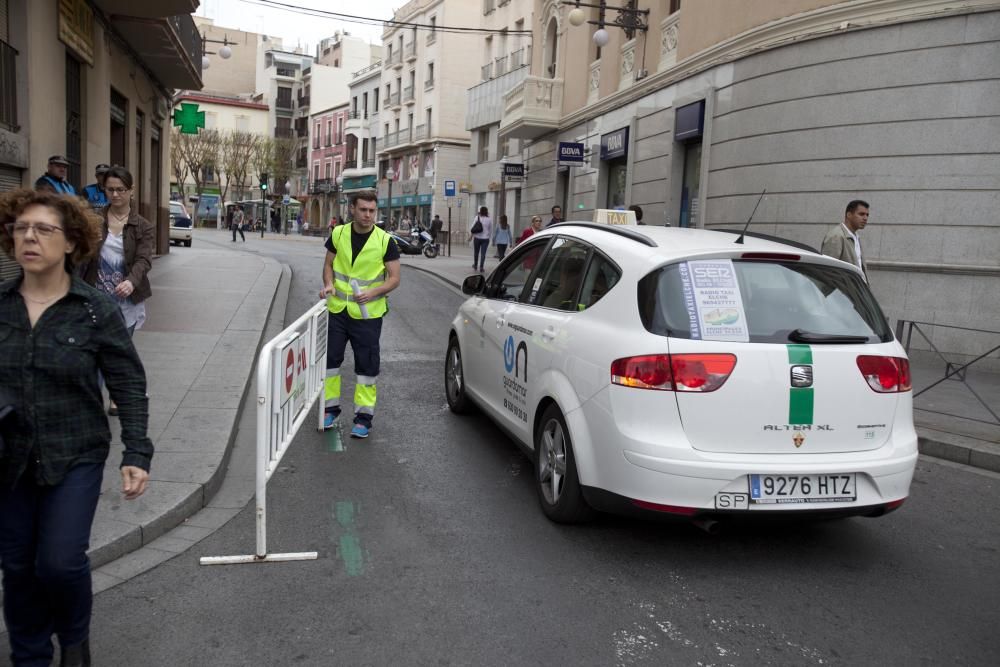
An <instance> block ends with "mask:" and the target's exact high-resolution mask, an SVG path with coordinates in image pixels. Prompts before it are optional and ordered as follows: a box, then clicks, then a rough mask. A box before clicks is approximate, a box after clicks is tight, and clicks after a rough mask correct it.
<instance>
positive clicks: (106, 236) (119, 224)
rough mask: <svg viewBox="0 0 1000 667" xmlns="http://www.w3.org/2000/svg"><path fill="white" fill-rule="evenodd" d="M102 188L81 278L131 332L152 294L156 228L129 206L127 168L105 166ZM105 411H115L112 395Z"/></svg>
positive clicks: (138, 324)
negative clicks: (95, 238)
mask: <svg viewBox="0 0 1000 667" xmlns="http://www.w3.org/2000/svg"><path fill="white" fill-rule="evenodd" d="M104 190H105V192H107V193H108V199H109V200H110V203H109V204H108V207H107V208H105V209H104V211H103V212H102V216H103V217H102V218H101V220H102V222H103V225H102V227H101V237H102V238H101V239H100V243H99V244H98V246H97V252H96V253H95V256H94V257H93V258H92V259H91V260H90V261H89V262H88V263H87V264H86V266H85V267H84V269H83V278H84V280H86V281H87V283H89V284H90V285H93V286H94V287H96V288H97V289H98V290H100V291H102V292H104V293H105V294H107V295H108V296H110V297H111V298H112V299H113V300H114V301H115V302H116V303H117V304H118V307H119V309H120V310H121V313H122V316H123V317H124V318H125V326H126V329H127V332H128V335H129V336H131V335H132V334H133V333H135V331H137V330H138V329H141V328H142V324H143V322H145V321H146V304H145V300H146V299H148V298H149V297H150V296H152V295H153V289H152V288H151V287H150V285H149V276H148V274H149V270H150V269H151V268H152V266H153V248H154V247H155V245H156V228H155V227H154V226H153V223H151V222H150V221H148V220H146V219H145V218H144V217H142V216H141V215H139V214H138V213H137V212H136V211H135V210H134V208H133V207H132V174H131V173H129V172H128V170H127V169H125V168H124V167H112V168H111V169H110V170H108V173H107V176H106V177H105V179H104ZM108 414H109V415H117V414H118V406H117V405H116V402H115V398H114V395H112V396H111V404H110V407H109V408H108Z"/></svg>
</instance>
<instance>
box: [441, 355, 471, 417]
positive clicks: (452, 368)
mask: <svg viewBox="0 0 1000 667" xmlns="http://www.w3.org/2000/svg"><path fill="white" fill-rule="evenodd" d="M444 390H445V396H446V397H447V399H448V407H449V408H451V411H452V412H454V413H455V414H465V413H467V412H468V411H469V409H470V408H471V405H470V404H469V398H468V396H466V394H465V374H464V373H463V372H462V348H461V347H459V344H458V338H456V337H455V336H452V337H451V340H450V341H448V352H447V355H446V357H445V363H444Z"/></svg>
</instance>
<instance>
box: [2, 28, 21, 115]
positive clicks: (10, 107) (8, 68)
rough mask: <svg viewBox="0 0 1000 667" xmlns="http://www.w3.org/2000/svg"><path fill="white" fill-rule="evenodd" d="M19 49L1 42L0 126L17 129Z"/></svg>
mask: <svg viewBox="0 0 1000 667" xmlns="http://www.w3.org/2000/svg"><path fill="white" fill-rule="evenodd" d="M16 65H17V49H15V48H14V47H12V46H11V45H9V44H7V42H0V125H4V126H6V127H8V128H10V129H14V130H15V131H16V129H17V67H16Z"/></svg>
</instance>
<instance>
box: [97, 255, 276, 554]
mask: <svg viewBox="0 0 1000 667" xmlns="http://www.w3.org/2000/svg"><path fill="white" fill-rule="evenodd" d="M282 270H283V267H282V266H281V265H280V264H279V263H278V262H276V261H274V260H272V259H269V258H265V257H260V256H257V255H251V254H249V253H239V252H231V251H227V250H224V249H219V248H213V247H212V246H211V245H209V244H202V243H198V244H197V245H196V247H194V248H180V247H174V248H172V249H171V252H170V253H169V254H167V255H164V256H162V257H159V258H157V259H156V260H155V261H154V262H153V270H152V271H151V272H150V281H151V283H152V287H153V296H152V297H151V298H150V299H149V300H148V301H147V302H146V313H147V320H146V323H145V325H144V326H143V328H142V329H141V330H140V331H138V332H137V333H136V335H135V345H136V348H137V349H138V351H139V356H140V357H141V358H142V361H143V364H144V366H145V368H146V375H147V383H148V391H149V406H150V417H149V436H150V438H151V439H152V440H153V443H154V445H155V447H156V452H155V454H154V456H153V463H152V469H151V471H150V486H149V490H148V491H147V492H146V494H145V495H143V496H142V497H141V498H139V499H138V500H134V501H125V500H123V499H122V497H121V477H120V475H119V472H118V466H119V464H120V463H121V445H120V444H116V445H112V451H111V455H110V456H109V458H108V462H107V465H106V467H105V472H104V484H103V486H102V489H101V498H100V501H99V502H98V507H97V516H96V518H95V521H94V529H93V534H92V537H91V550H90V557H91V561H92V564H93V567H94V568H97V567H99V566H101V565H102V564H104V563H108V562H110V561H112V560H114V559H117V558H119V557H120V556H122V555H124V554H127V553H129V552H131V551H134V550H136V549H139V548H140V547H141V546H143V545H146V544H148V543H149V542H151V541H152V540H154V539H156V538H157V537H159V536H160V535H163V534H164V533H166V532H167V531H169V530H170V529H172V528H174V527H175V526H177V525H179V524H180V523H181V522H183V521H184V520H185V519H187V518H188V517H189V516H191V515H193V514H194V513H195V512H197V511H198V510H200V509H201V508H202V507H203V506H205V505H206V504H207V503H208V501H209V500H210V499H211V498H212V496H213V494H214V493H215V492H216V490H217V489H218V488H219V485H220V484H221V482H222V478H223V477H224V474H225V470H226V467H227V464H228V458H229V453H230V449H231V447H232V441H233V434H234V433H235V429H236V425H237V422H238V419H239V411H240V406H241V404H242V402H243V396H244V392H245V391H246V389H247V387H248V384H249V383H250V382H251V378H252V376H253V361H254V357H255V355H256V352H257V349H258V347H260V345H261V343H262V342H263V341H262V337H263V334H264V329H265V326H266V323H267V319H268V313H269V312H270V310H271V304H272V302H273V301H274V300H275V297H276V292H277V290H278V285H279V281H280V279H281V276H282ZM286 285H287V281H286ZM285 289H287V287H285ZM281 315H282V316H283V315H284V314H283V313H281ZM111 424H112V429H113V439H112V442H115V443H120V442H121V439H120V438H119V434H118V420H117V419H111Z"/></svg>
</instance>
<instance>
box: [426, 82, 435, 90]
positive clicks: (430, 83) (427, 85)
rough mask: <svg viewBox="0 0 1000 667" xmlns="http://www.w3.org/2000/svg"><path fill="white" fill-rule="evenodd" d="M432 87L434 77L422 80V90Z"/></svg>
mask: <svg viewBox="0 0 1000 667" xmlns="http://www.w3.org/2000/svg"><path fill="white" fill-rule="evenodd" d="M433 87H434V79H427V80H426V81H424V90H430V89H431V88H433Z"/></svg>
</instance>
